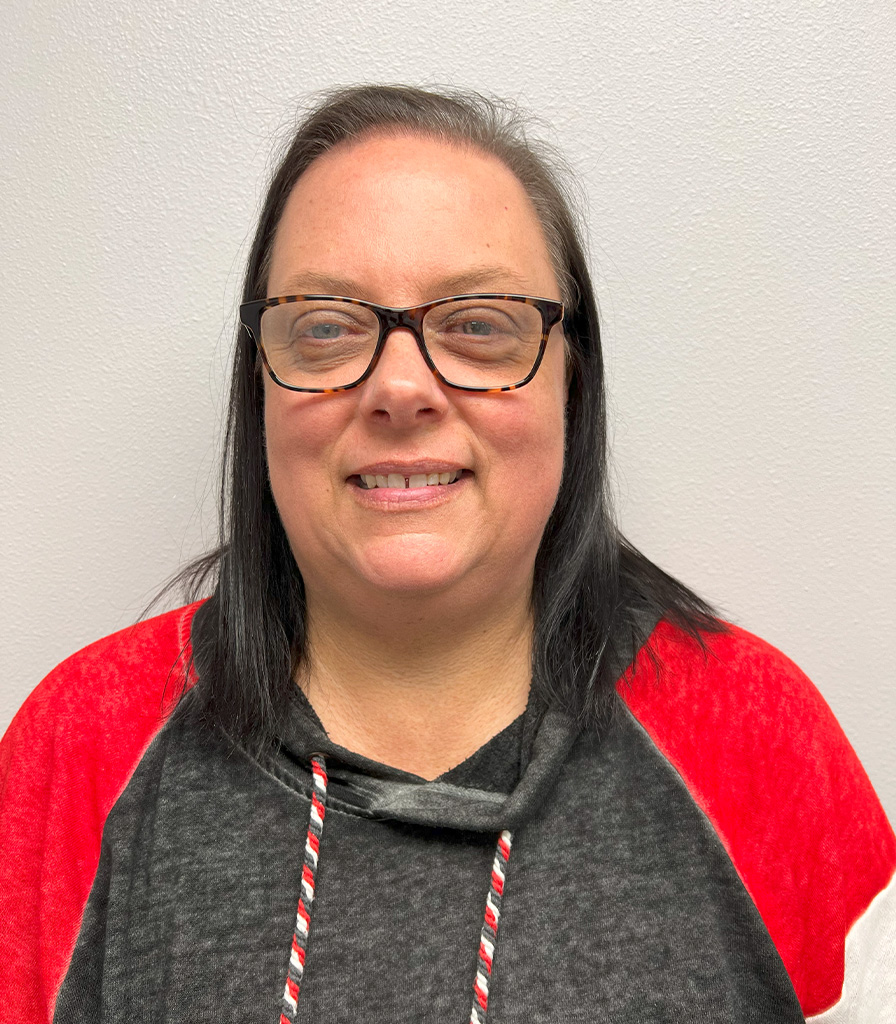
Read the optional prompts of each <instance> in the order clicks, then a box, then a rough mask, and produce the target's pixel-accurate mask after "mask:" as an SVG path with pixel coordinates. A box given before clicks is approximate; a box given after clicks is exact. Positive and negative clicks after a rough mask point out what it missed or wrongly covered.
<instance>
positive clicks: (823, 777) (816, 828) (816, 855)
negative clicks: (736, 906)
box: [619, 623, 896, 1016]
mask: <svg viewBox="0 0 896 1024" xmlns="http://www.w3.org/2000/svg"><path fill="white" fill-rule="evenodd" d="M708 644H709V648H710V653H709V654H708V655H707V656H706V657H704V656H703V655H702V654H701V653H700V651H699V648H698V646H697V645H696V643H695V642H694V641H692V640H690V639H689V638H687V637H685V636H683V635H682V634H681V632H679V631H678V630H676V629H675V628H673V627H672V626H670V625H668V624H667V623H661V624H660V625H659V626H658V627H657V629H656V631H655V632H654V634H653V636H652V638H651V646H652V648H653V650H654V652H655V653H656V654H657V655H658V657H659V659H660V662H661V670H660V672H659V673H657V671H656V668H655V666H654V665H653V664H652V663H651V662H650V659H649V657H648V655H647V652H646V651H645V650H642V651H641V653H640V654H639V656H638V658H637V659H636V661H635V665H634V671H633V673H630V674H629V675H628V677H627V678H626V679H625V680H623V681H622V682H621V683H620V686H619V692H620V694H621V696H622V697H623V699H624V700H625V702H626V703H627V705H628V707H629V708H630V710H631V711H632V712H633V714H634V715H635V717H636V718H637V719H638V721H639V722H640V723H641V725H642V726H643V727H644V728H645V729H646V731H647V732H648V734H649V735H650V736H651V738H652V739H653V741H654V742H655V743H656V745H657V747H658V748H659V750H660V751H661V752H662V753H663V754H664V755H665V756H666V758H667V759H668V760H669V761H670V762H671V763H672V765H674V767H675V768H676V769H677V771H678V772H679V774H680V775H681V777H682V779H683V780H684V782H685V784H686V785H687V787H688V789H689V791H690V792H691V794H692V796H693V797H694V799H695V801H696V802H697V804H698V805H699V806H700V807H701V808H702V810H703V811H704V813H705V814H706V815H707V817H708V818H709V820H710V822H712V824H713V826H714V827H715V829H716V831H717V833H718V835H719V837H720V838H721V840H722V842H723V843H724V845H725V848H726V849H727V851H728V853H729V854H730V856H731V859H732V861H733V862H734V865H735V867H736V868H737V870H738V872H739V873H740V877H741V879H742V880H743V882H744V884H745V886H746V888H747V890H748V891H749V893H750V895H751V896H752V897H753V900H754V902H755V903H756V906H757V907H758V908H759V912H760V914H761V915H762V918H763V920H764V922H765V925H766V927H767V928H768V930H769V932H770V934H771V936H772V939H773V940H774V943H775V946H776V947H777V949H778V952H779V953H780V955H781V958H782V960H783V961H784V964H785V966H786V967H787V970H788V972H789V974H790V977H791V979H792V981H793V985H794V988H795V989H796V992H797V995H798V996H799V999H800V1003H801V1005H802V1008H803V1013H804V1014H805V1015H806V1016H811V1015H813V1014H816V1013H820V1012H822V1011H823V1010H826V1009H828V1008H829V1007H831V1006H832V1005H833V1004H834V1003H836V1002H837V1000H838V999H839V998H840V994H841V990H842V987H843V972H844V942H845V939H846V933H847V931H848V930H849V928H850V926H851V925H852V924H853V923H854V922H855V921H856V920H857V918H859V917H860V916H861V914H862V913H863V912H864V911H865V910H866V909H867V907H868V904H869V903H870V902H871V900H872V899H873V898H874V897H875V896H876V895H877V893H878V892H880V890H881V889H883V888H884V887H885V886H886V884H887V883H888V881H889V880H890V878H891V877H892V875H893V872H894V867H896V837H894V835H893V830H892V828H891V827H890V825H889V823H888V821H887V819H886V816H885V815H884V812H883V809H882V808H881V806H880V802H879V801H878V799H877V795H876V794H875V792H874V790H873V789H872V787H871V783H870V782H869V781H868V777H867V775H866V774H865V772H864V769H863V768H862V766H861V765H860V764H859V761H858V758H857V757H856V755H855V752H854V751H853V749H852V747H851V746H850V744H849V741H848V740H847V739H846V737H845V736H844V734H843V731H842V730H841V728H840V726H839V725H838V724H837V721H836V720H835V718H834V716H833V714H832V713H831V710H830V708H829V707H828V706H827V704H826V703H825V701H824V699H823V698H822V696H821V694H820V693H819V692H818V691H817V690H816V689H815V687H814V686H813V685H812V683H811V682H810V681H809V680H808V679H807V678H806V676H805V675H803V673H802V672H801V671H800V670H799V669H798V668H797V667H796V665H794V664H793V662H791V661H789V660H788V659H787V658H785V657H784V655H783V654H781V653H780V652H779V651H777V650H775V648H774V647H771V646H769V645H768V644H766V643H764V642H763V641H761V640H759V639H758V638H756V637H754V636H751V635H750V634H749V633H745V632H744V631H742V630H740V629H736V628H734V627H732V631H731V633H730V634H729V635H722V636H711V637H709V638H708Z"/></svg>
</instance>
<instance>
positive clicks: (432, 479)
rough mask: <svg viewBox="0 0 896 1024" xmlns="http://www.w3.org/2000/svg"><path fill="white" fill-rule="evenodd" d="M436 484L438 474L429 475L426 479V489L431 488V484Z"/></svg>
mask: <svg viewBox="0 0 896 1024" xmlns="http://www.w3.org/2000/svg"><path fill="white" fill-rule="evenodd" d="M438 482H439V474H438V473H430V474H429V476H428V477H427V478H426V484H427V486H428V487H431V486H432V485H433V484H437V483H438Z"/></svg>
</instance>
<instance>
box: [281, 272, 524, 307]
mask: <svg viewBox="0 0 896 1024" xmlns="http://www.w3.org/2000/svg"><path fill="white" fill-rule="evenodd" d="M284 287H285V288H286V289H287V291H285V292H283V294H284V295H313V294H318V293H320V294H326V295H344V296H346V297H347V298H355V299H363V298H366V296H365V295H364V294H363V291H364V289H363V288H361V287H360V286H359V285H358V284H357V283H356V282H354V281H351V280H349V279H348V278H342V277H331V276H330V275H329V274H319V273H317V272H316V271H314V270H306V271H301V272H300V273H298V274H295V275H293V276H292V277H290V278H289V279H288V280H287V282H286V284H285V286H284ZM527 287H528V286H527V284H526V282H525V279H524V278H523V277H522V276H521V275H520V274H519V273H517V272H516V271H515V270H512V269H511V268H510V267H503V266H500V265H498V264H495V265H494V266H488V265H481V266H476V267H471V268H469V269H467V270H464V271H463V272H461V273H459V274H451V275H450V276H448V277H442V278H439V279H438V280H437V281H436V282H435V284H434V285H433V288H432V289H429V288H428V289H427V291H432V292H433V294H432V295H430V298H432V299H440V298H443V297H444V296H447V295H462V294H464V293H465V292H472V291H477V290H483V289H485V290H488V291H493V292H501V293H504V292H506V291H507V289H508V288H510V289H517V290H518V291H525V290H526V288H527Z"/></svg>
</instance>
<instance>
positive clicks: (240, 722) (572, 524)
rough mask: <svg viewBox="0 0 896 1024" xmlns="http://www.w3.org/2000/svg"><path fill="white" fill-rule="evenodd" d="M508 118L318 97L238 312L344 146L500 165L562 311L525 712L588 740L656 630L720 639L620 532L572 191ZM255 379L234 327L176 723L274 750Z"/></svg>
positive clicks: (289, 622) (520, 125)
mask: <svg viewBox="0 0 896 1024" xmlns="http://www.w3.org/2000/svg"><path fill="white" fill-rule="evenodd" d="M528 126H529V119H528V118H527V117H526V116H524V115H523V114H522V113H521V112H520V111H519V110H518V109H517V108H515V107H513V106H511V105H509V104H506V103H503V102H500V101H495V100H493V99H487V98H485V97H483V96H481V95H479V94H477V93H471V92H459V91H434V90H423V89H416V88H410V87H404V86H369V85H364V86H355V87H351V88H345V89H340V90H337V91H334V92H329V93H327V94H325V95H324V97H323V99H322V100H321V101H320V102H318V104H317V105H316V106H315V107H314V108H313V109H312V110H311V111H310V113H309V114H308V115H307V116H306V117H304V119H303V120H302V121H301V122H300V123H299V124H298V126H297V128H296V130H295V132H294V133H293V135H292V139H291V142H290V143H289V145H288V148H287V149H286V152H285V155H284V156H283V158H282V160H281V161H280V163H279V166H278V167H277V168H276V170H275V172H274V174H273V178H272V181H271V184H270V187H269V189H268V192H267V196H266V198H265V202H264V206H263V208H262V212H261V216H260V220H259V224H258V229H257V231H256V234H255V238H254V241H253V243H252V248H251V251H250V254H249V261H248V267H247V269H246V276H245V281H244V288H243V301H250V300H252V299H258V298H263V297H265V295H266V287H267V279H268V270H269V264H270V256H271V248H272V243H273V239H274V233H275V231H276V229H277V226H278V224H279V221H280V218H281V215H282V213H283V209H284V206H285V204H286V201H287V198H288V197H289V195H290V193H291V191H292V189H293V187H294V186H295V184H296V182H297V181H298V179H299V178H300V177H301V176H302V174H303V173H304V172H305V170H306V169H307V168H308V167H309V166H310V164H312V163H313V162H314V160H316V159H317V158H318V157H319V156H321V155H322V154H324V153H326V152H328V151H329V150H331V149H332V148H333V147H335V146H338V145H340V144H341V143H344V142H349V141H351V140H356V139H359V138H363V137H365V136H369V135H373V134H381V133H394V134H396V135H400V136H414V135H422V136H428V137H435V138H437V139H442V140H445V141H447V142H450V143H452V144H454V145H461V146H470V147H473V148H475V149H477V150H480V151H483V152H485V153H488V154H491V155H493V156H495V157H497V158H498V159H499V160H501V161H502V162H503V163H504V164H505V165H506V166H507V167H508V168H509V169H510V170H511V171H512V172H513V173H514V174H515V175H516V177H517V178H518V179H519V181H520V182H521V184H522V185H523V187H524V188H525V190H526V192H527V194H528V196H529V198H530V200H531V201H532V203H533V205H534V207H535V210H536V212H537V214H538V217H539V219H540V222H541V225H542V228H543V231H544V235H545V239H546V241H547V246H548V251H549V255H550V258H551V260H552V263H553V266H554V270H555V273H556V275H557V280H558V283H559V285H560V288H561V292H562V294H563V298H564V301H565V303H566V307H567V310H568V313H567V316H566V319H565V321H564V329H565V334H566V339H567V346H568V359H569V369H570V384H569V399H568V406H567V441H566V445H567V447H566V455H565V460H564V468H563V477H562V481H561V485H560V491H559V495H558V498H557V502H556V505H555V507H554V509H553V512H552V513H551V516H550V518H549V520H548V523H547V526H546V528H545V531H544V535H543V537H542V540H541V546H540V548H539V551H538V555H537V558H536V562H535V572H534V583H533V588H532V609H533V617H534V623H535V630H534V639H533V644H534V646H533V662H532V664H533V687H534V695H535V697H536V698H539V699H541V700H542V701H543V702H544V703H545V704H546V705H548V706H551V707H556V708H560V709H563V710H565V711H567V712H568V713H570V714H572V715H573V716H575V717H576V718H577V719H578V720H580V721H581V722H582V723H583V724H590V725H592V726H594V725H598V724H599V723H600V722H601V721H602V720H603V718H604V717H605V715H606V713H607V710H608V708H609V706H610V703H611V698H612V693H613V689H614V683H615V681H616V677H617V675H618V673H619V672H620V670H621V669H623V668H624V667H625V666H626V665H627V664H628V663H629V662H630V661H631V659H632V658H633V657H634V655H635V653H636V649H637V646H638V645H639V644H640V643H641V642H642V641H643V639H644V632H645V623H647V624H648V627H649V624H652V623H653V622H655V621H656V620H658V619H659V618H661V617H667V618H670V619H672V620H674V621H675V622H677V623H678V624H679V625H680V626H682V627H683V628H684V629H685V630H687V632H689V633H690V634H691V635H693V636H694V637H695V638H696V639H698V640H699V637H700V633H701V631H704V630H714V629H717V628H719V627H718V623H717V621H716V620H715V619H714V617H713V614H712V610H711V609H710V608H709V606H708V605H707V604H705V603H704V602H703V601H702V600H701V599H700V598H699V597H697V596H696V595H695V594H693V593H692V592H691V591H690V590H688V589H687V588H686V587H685V586H683V585H682V584H681V583H679V582H678V581H676V580H674V579H673V578H671V577H670V576H668V575H667V574H666V573H664V572H663V571H662V570H660V569H659V568H658V567H657V566H655V565H654V564H653V563H652V562H650V561H649V560H648V559H647V558H645V556H644V555H642V554H641V553H640V552H638V551H637V550H636V549H635V548H634V547H632V546H631V545H630V544H629V543H628V542H627V541H626V540H625V539H624V538H623V537H622V536H621V534H620V533H619V530H618V529H617V527H616V523H615V520H614V516H613V511H612V503H611V496H610V493H609V489H608V482H607V431H606V399H605V394H604V370H603V360H602V355H601V346H600V329H599V324H598V313H597V306H596V302H595V298H594V292H593V289H592V285H591V280H590V276H589V272H588V267H587V261H586V258H585V252H584V247H583V244H582V233H581V230H580V225H579V221H578V218H577V216H576V212H575V211H576V206H577V204H576V203H575V202H574V201H573V199H572V196H573V193H574V186H572V185H571V182H572V181H573V179H572V177H571V175H570V174H569V172H568V170H567V169H566V165H565V164H564V162H563V161H562V159H561V158H560V157H559V156H558V155H557V154H556V153H555V152H554V151H553V150H552V149H550V148H549V147H548V146H546V145H545V144H543V143H540V142H536V141H533V140H532V139H530V138H529V136H528ZM261 373H262V369H261V364H260V361H259V359H258V357H257V353H256V347H255V343H254V341H253V340H252V338H251V337H250V335H249V334H248V333H247V331H246V329H245V328H244V327H242V326H240V328H239V330H238V334H237V339H236V352H235V356H234V363H233V376H232V381H231V389H230V402H229V410H228V419H227V430H226V441H225V451H224V458H223V462H222V478H221V503H220V544H219V547H218V548H217V550H215V551H213V552H212V553H210V554H209V555H206V556H205V557H204V558H202V559H200V560H199V561H197V562H196V563H194V564H193V565H192V566H190V567H188V568H187V570H186V571H185V572H184V573H183V574H181V577H179V578H180V579H181V580H184V581H187V582H188V583H189V584H191V585H192V587H193V593H194V594H195V593H196V592H197V590H198V589H201V588H203V587H204V585H205V584H207V583H208V582H209V581H210V580H212V579H214V581H215V586H214V592H213V594H212V596H211V598H210V599H209V600H208V601H207V602H206V603H205V604H204V605H203V606H202V607H201V608H200V610H199V612H198V613H197V615H196V618H195V620H194V625H193V632H192V641H193V667H194V669H195V672H196V675H197V676H198V682H197V684H196V685H195V686H194V688H193V690H192V691H191V692H190V695H189V699H188V700H186V701H184V702H183V705H182V710H183V712H184V713H188V714H190V715H196V716H198V717H200V718H201V719H202V720H204V721H207V722H210V723H217V724H219V725H220V726H222V727H224V728H225V729H226V730H227V731H228V732H229V733H230V734H231V735H234V736H238V737H240V738H242V740H243V741H244V742H249V743H250V744H259V743H263V742H265V741H266V740H267V739H269V738H270V737H272V736H274V735H276V731H277V727H278V722H279V719H280V716H281V715H282V713H283V709H284V707H285V705H286V696H287V693H288V691H289V689H290V687H292V686H294V685H295V683H294V679H295V675H296V669H297V668H298V666H299V664H300V663H301V662H302V660H303V658H304V657H305V656H306V616H305V611H306V605H305V589H304V583H303V581H302V576H301V574H300V572H299V569H298V567H297V565H296V562H295V559H294V558H293V555H292V552H291V550H290V547H289V543H288V540H287V537H286V533H285V531H284V529H283V525H282V523H281V521H280V516H279V514H278V512H277V509H276V507H275V505H274V499H273V495H272V493H271V488H270V484H269V480H268V468H267V459H266V454H265V440H264V429H263V416H264V406H263V401H264V399H263V381H262V377H261Z"/></svg>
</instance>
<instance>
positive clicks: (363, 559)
mask: <svg viewBox="0 0 896 1024" xmlns="http://www.w3.org/2000/svg"><path fill="white" fill-rule="evenodd" d="M464 554H465V553H464V552H461V551H459V550H458V549H457V546H456V545H455V544H452V543H450V542H449V541H448V540H447V539H446V538H444V537H439V536H433V535H432V534H419V535H417V534H410V535H409V534H401V535H398V536H395V537H384V538H379V539H377V540H376V541H372V542H370V543H368V544H367V545H366V546H365V547H364V549H363V550H362V551H360V552H357V553H356V559H355V560H354V561H355V571H356V572H357V573H358V574H359V575H361V576H362V577H363V578H365V579H366V580H367V581H368V582H369V583H370V584H372V585H373V586H374V587H378V588H381V589H383V590H386V591H389V592H391V593H394V594H399V593H406V594H411V593H417V594H424V593H436V592H438V591H440V590H444V589H446V588H447V587H450V586H451V584H452V583H455V582H457V581H458V580H459V579H460V578H461V577H463V576H464V575H465V574H466V569H467V568H471V567H472V565H473V564H474V560H473V559H472V558H471V557H470V556H469V554H468V555H467V557H466V558H465V557H463V555H464Z"/></svg>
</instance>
